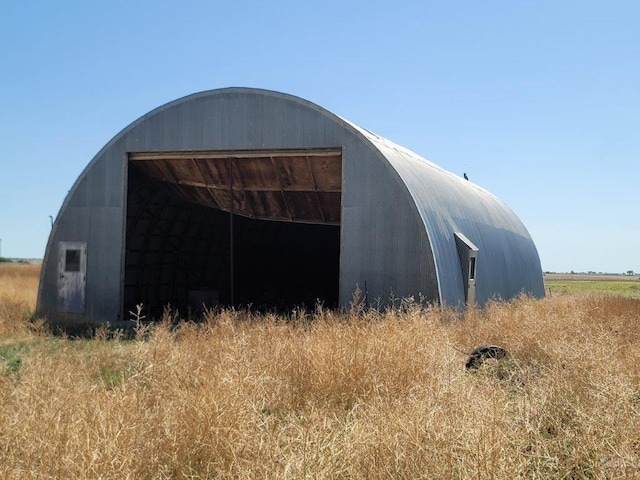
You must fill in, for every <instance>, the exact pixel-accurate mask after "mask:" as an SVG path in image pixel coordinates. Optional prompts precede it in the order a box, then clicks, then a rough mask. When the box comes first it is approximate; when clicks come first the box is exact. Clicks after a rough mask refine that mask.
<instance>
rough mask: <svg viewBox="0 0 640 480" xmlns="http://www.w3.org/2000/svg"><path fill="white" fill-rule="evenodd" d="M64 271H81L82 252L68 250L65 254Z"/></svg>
mask: <svg viewBox="0 0 640 480" xmlns="http://www.w3.org/2000/svg"><path fill="white" fill-rule="evenodd" d="M64 271H65V272H79V271H80V250H67V251H66V252H65V262H64Z"/></svg>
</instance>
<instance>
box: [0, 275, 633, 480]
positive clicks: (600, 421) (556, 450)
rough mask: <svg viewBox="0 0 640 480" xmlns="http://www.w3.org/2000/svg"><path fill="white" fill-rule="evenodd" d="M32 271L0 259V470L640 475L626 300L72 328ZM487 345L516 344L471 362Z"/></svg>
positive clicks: (231, 316)
mask: <svg viewBox="0 0 640 480" xmlns="http://www.w3.org/2000/svg"><path fill="white" fill-rule="evenodd" d="M37 273H38V272H37V267H33V266H24V265H0V357H1V358H0V399H1V401H0V478H6V479H11V478H15V479H18V478H20V479H23V478H102V479H111V478H113V479H116V478H117V479H123V478H131V479H137V478H145V479H151V478H189V479H198V478H221V479H224V478H229V479H230V478H234V479H255V478H266V479H269V478H271V479H282V478H284V479H286V478H292V479H300V478H318V479H322V478H326V479H335V478H341V479H383V478H384V479H388V478H394V479H417V478H425V479H466V478H474V479H485V478H486V479H489V478H492V479H493V478H499V479H516V478H523V479H524V478H527V479H531V478H536V479H546V478H566V479H591V478H592V479H601V478H607V479H609V478H621V479H622V478H625V479H632V478H640V470H639V465H640V370H639V368H638V366H639V365H640V328H638V327H639V322H640V300H638V299H634V298H626V297H619V296H610V295H601V294H586V295H554V296H552V297H551V298H547V299H544V300H540V301H536V300H532V299H528V298H520V299H518V300H515V301H513V302H509V303H493V304H490V305H488V306H487V307H486V308H484V309H482V310H475V311H469V312H467V313H466V314H465V315H464V316H462V317H460V316H458V315H457V314H456V313H455V312H453V311H449V310H441V309H439V308H436V307H431V308H421V307H418V306H416V305H410V304H407V305H405V306H404V307H403V308H398V309H397V310H395V311H389V312H387V313H379V312H372V311H369V312H365V311H361V310H359V309H358V308H354V309H353V310H352V311H351V312H350V313H348V314H344V315H338V314H335V313H332V312H328V311H318V312H312V313H309V314H307V313H304V312H298V313H297V314H295V315H292V316H291V317H290V318H282V317H280V318H276V317H271V316H252V315H250V314H248V313H246V312H234V311H226V312H222V313H219V314H216V315H213V314H212V315H209V317H208V318H207V319H206V322H204V323H202V324H199V325H194V324H182V325H181V326H180V327H178V328H170V326H169V323H170V320H171V318H170V317H172V314H168V315H167V318H166V321H165V323H163V324H160V325H157V326H153V327H149V328H147V329H145V331H144V332H141V335H139V336H138V338H137V339H136V340H125V339H124V338H118V336H117V335H115V338H113V337H114V335H113V334H112V333H111V334H110V333H109V332H106V331H101V332H98V334H97V335H96V337H95V338H93V339H90V340H87V339H84V340H80V339H75V340H74V339H69V338H60V337H54V336H51V335H49V334H48V333H47V332H46V328H44V326H43V324H42V323H40V322H37V321H36V322H35V323H32V322H30V321H29V317H30V313H31V312H32V311H33V308H34V303H35V295H36V290H37V281H38V279H37ZM110 337H111V338H110ZM484 343H496V344H498V345H501V346H503V347H504V348H506V349H507V350H508V352H509V356H508V357H507V358H504V359H501V360H499V361H495V360H492V361H487V362H485V364H484V365H483V366H482V367H481V368H480V369H479V370H477V371H475V372H468V371H466V370H465V368H464V364H465V360H466V355H465V354H464V353H463V352H470V351H471V350H472V349H473V348H474V347H475V346H478V345H481V344H484Z"/></svg>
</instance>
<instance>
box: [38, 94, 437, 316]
mask: <svg viewBox="0 0 640 480" xmlns="http://www.w3.org/2000/svg"><path fill="white" fill-rule="evenodd" d="M363 138H364V137H363V136H362V133H361V132H360V131H359V130H357V129H355V128H353V127H352V126H351V125H349V124H348V123H346V122H344V121H343V120H341V119H339V118H338V117H336V116H335V115H333V114H331V113H329V112H327V111H326V110H323V109H321V108H320V107H318V106H316V105H314V104H312V103H310V102H307V101H304V100H301V99H299V98H295V97H291V96H288V95H283V94H278V93H274V92H268V91H262V90H252V89H235V88H231V89H223V90H217V91H211V92H203V93H200V94H195V95H191V96H189V97H185V98H183V99H180V100H177V101H175V102H172V103H169V104H167V105H165V106H162V107H160V108H158V109H156V110H154V111H152V112H150V113H148V114H147V115H145V116H143V117H141V118H140V119H138V120H137V121H135V122H134V123H132V124H131V125H130V126H129V127H127V128H126V129H124V130H123V131H122V132H121V133H120V134H118V135H117V136H116V137H115V138H114V139H113V140H112V141H111V142H109V143H108V144H107V145H106V146H105V147H104V148H103V149H102V150H101V151H100V152H99V153H98V155H96V157H95V158H94V159H93V160H92V161H91V163H90V164H89V165H88V166H87V168H86V169H85V171H84V172H83V173H82V174H81V175H80V177H79V178H78V180H77V181H76V183H75V185H74V186H73V188H72V189H71V191H70V193H69V195H68V197H67V199H66V200H65V202H64V204H63V207H62V209H61V211H60V213H59V215H58V218H57V220H56V224H55V226H54V229H53V231H52V234H51V237H50V239H49V244H48V246H47V251H46V254H45V260H44V267H43V273H42V277H41V288H40V294H39V307H38V308H39V310H40V311H42V312H44V313H47V314H48V315H49V316H50V318H52V319H55V317H56V312H55V305H56V302H57V298H56V279H55V275H56V262H57V259H56V258H55V255H54V254H53V253H52V252H55V251H57V244H58V242H60V241H82V242H87V244H88V260H87V285H86V304H87V309H86V310H87V317H86V319H87V320H93V321H111V322H114V321H117V320H118V319H119V315H120V309H121V299H122V291H121V290H122V283H123V282H122V278H123V274H122V269H123V263H124V260H123V252H124V246H123V238H124V215H125V211H126V205H125V200H126V199H125V197H126V194H125V192H126V174H125V172H126V165H127V153H128V152H148V151H179V150H233V149H245V150H246V149H251V148H260V149H269V148H274V149H281V148H332V147H342V151H343V183H342V196H343V197H342V222H341V223H342V226H341V252H340V255H341V258H340V272H341V273H340V302H341V303H342V304H348V302H349V300H350V298H351V295H352V293H353V291H354V289H355V288H356V287H357V286H359V287H360V288H361V289H363V290H364V288H365V284H366V287H367V290H368V294H369V298H370V299H375V298H377V297H379V298H381V299H382V300H386V299H387V298H388V297H389V295H395V296H397V297H404V296H409V295H413V296H416V297H417V296H418V295H420V294H423V295H424V296H425V297H426V298H428V299H430V300H437V298H438V292H437V281H436V275H435V268H434V263H433V258H432V254H431V246H430V244H429V239H428V237H427V235H426V231H425V229H424V226H423V224H422V220H421V218H420V215H419V213H418V210H417V208H416V205H415V204H414V202H413V199H412V198H411V196H410V195H408V193H407V189H406V187H405V186H404V185H403V184H402V182H401V181H400V179H399V176H398V175H397V174H396V173H395V171H394V170H393V169H392V168H390V167H389V165H388V163H387V159H385V157H384V156H383V155H382V154H381V153H380V152H379V151H378V150H376V149H375V148H374V147H373V145H372V144H371V143H368V142H363ZM310 254H313V252H310ZM310 274H313V272H310ZM125 316H126V312H125Z"/></svg>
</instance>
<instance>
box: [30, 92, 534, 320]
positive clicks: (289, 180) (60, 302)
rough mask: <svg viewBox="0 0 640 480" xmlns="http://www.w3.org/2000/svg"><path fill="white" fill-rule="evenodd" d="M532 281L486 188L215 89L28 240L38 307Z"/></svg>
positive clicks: (90, 172) (277, 104)
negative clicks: (40, 237) (34, 259)
mask: <svg viewBox="0 0 640 480" xmlns="http://www.w3.org/2000/svg"><path fill="white" fill-rule="evenodd" d="M357 288H359V289H360V290H361V291H362V292H363V293H365V294H366V297H367V299H368V300H369V301H370V302H373V301H374V300H375V299H379V300H380V301H381V302H382V303H383V304H384V303H385V302H387V301H388V300H389V299H390V298H391V297H395V298H401V297H410V296H413V297H414V298H419V297H420V298H423V299H426V300H427V301H431V302H440V303H441V304H446V305H451V306H458V305H462V304H470V303H476V304H483V303H485V302H486V301H487V300H488V299H490V298H492V297H499V298H503V299H509V298H511V297H513V296H515V295H518V294H520V293H521V292H525V293H528V294H531V295H533V296H537V297H541V296H544V287H543V278H542V271H541V267H540V260H539V257H538V253H537V250H536V247H535V245H534V243H533V241H532V239H531V237H530V235H529V233H528V232H527V230H526V228H525V227H524V225H523V224H522V222H521V221H520V220H519V219H518V217H517V216H516V215H515V214H514V213H513V212H512V211H511V210H510V209H509V208H508V207H507V206H506V205H505V204H504V203H502V202H501V201H500V200H499V199H497V198H496V197H495V196H494V195H492V194H490V193H488V192H487V191H486V190H484V189H482V188H480V187H478V186H477V185H474V184H473V183H471V182H469V181H466V180H464V179H461V178H460V177H458V176H456V175H453V174H451V173H449V172H447V171H445V170H443V169H442V168H440V167H438V166H436V165H434V164H433V163H431V162H429V161H427V160H425V159H424V158H422V157H420V156H419V155H417V154H415V153H413V152H411V151H409V150H407V149H406V148H403V147H401V146H399V145H396V144H394V143H392V142H390V141H389V140H386V139H384V138H381V137H379V136H377V135H375V134H373V133H371V132H369V131H367V130H365V129H363V128H360V127H358V126H356V125H354V124H352V123H350V122H348V121H346V120H344V119H342V118H340V117H338V116H336V115H334V114H332V113H330V112H328V111H327V110H324V109H323V108H321V107H319V106H317V105H315V104H313V103H311V102H308V101H305V100H302V99H300V98H297V97H294V96H290V95H286V94H282V93H276V92H271V91H265V90H257V89H248V88H226V89H220V90H212V91H207V92H202V93H197V94H194V95H190V96H187V97H184V98H181V99H179V100H176V101H173V102H170V103H168V104H166V105H163V106H161V107H159V108H157V109H155V110H153V111H151V112H149V113H148V114H146V115H144V116H143V117H141V118H139V119H138V120H136V121H135V122H133V123H132V124H131V125H129V126H128V127H126V128H125V129H124V130H123V131H122V132H120V133H119V134H118V135H116V136H115V137H114V138H113V139H112V140H111V141H110V142H109V143H107V145H106V146H105V147H104V148H103V149H102V150H100V152H99V153H98V154H97V155H96V156H95V158H93V160H92V161H91V162H90V163H89V164H88V166H87V167H86V168H85V170H84V171H83V172H82V173H81V175H80V176H79V177H78V179H77V180H76V182H75V184H74V185H73V187H72V189H71V190H70V192H69V194H68V195H67V198H66V199H65V201H64V203H63V205H62V208H61V210H60V212H59V213H58V216H57V218H56V221H55V224H54V226H53V229H52V232H51V236H50V237H49V242H48V244H47V249H46V253H45V258H44V263H43V268H42V274H41V279H40V289H39V295H38V311H39V312H40V313H41V314H43V315H45V316H46V317H47V318H48V319H49V320H50V321H51V322H54V323H61V324H66V325H69V326H70V325H73V324H78V323H87V322H89V323H94V324H101V323H109V324H111V325H119V324H122V323H124V322H127V321H128V320H129V318H130V314H129V312H130V311H132V310H134V308H135V306H136V305H138V304H143V305H144V309H145V310H144V312H145V314H147V315H148V316H153V315H157V314H158V313H159V312H160V311H161V310H162V308H163V307H164V306H165V305H167V304H170V305H171V306H172V307H174V308H177V309H178V310H179V311H181V313H183V314H186V312H187V311H188V310H189V309H197V308H199V307H202V305H216V304H219V305H249V304H251V305H254V306H264V307H267V308H278V307H280V308H287V307H290V306H292V305H296V304H300V303H309V302H315V301H316V300H320V301H322V302H324V304H325V305H327V306H332V307H333V306H345V305H348V304H349V302H350V301H351V299H352V295H353V293H354V291H355V290H356V289H357Z"/></svg>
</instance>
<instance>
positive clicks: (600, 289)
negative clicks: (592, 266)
mask: <svg viewBox="0 0 640 480" xmlns="http://www.w3.org/2000/svg"><path fill="white" fill-rule="evenodd" d="M545 285H546V287H547V291H550V292H551V294H552V295H553V294H554V293H569V294H573V293H605V294H608V295H619V296H621V297H630V298H640V281H638V282H617V281H598V280H587V281H569V282H566V281H548V280H547V281H546V282H545Z"/></svg>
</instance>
